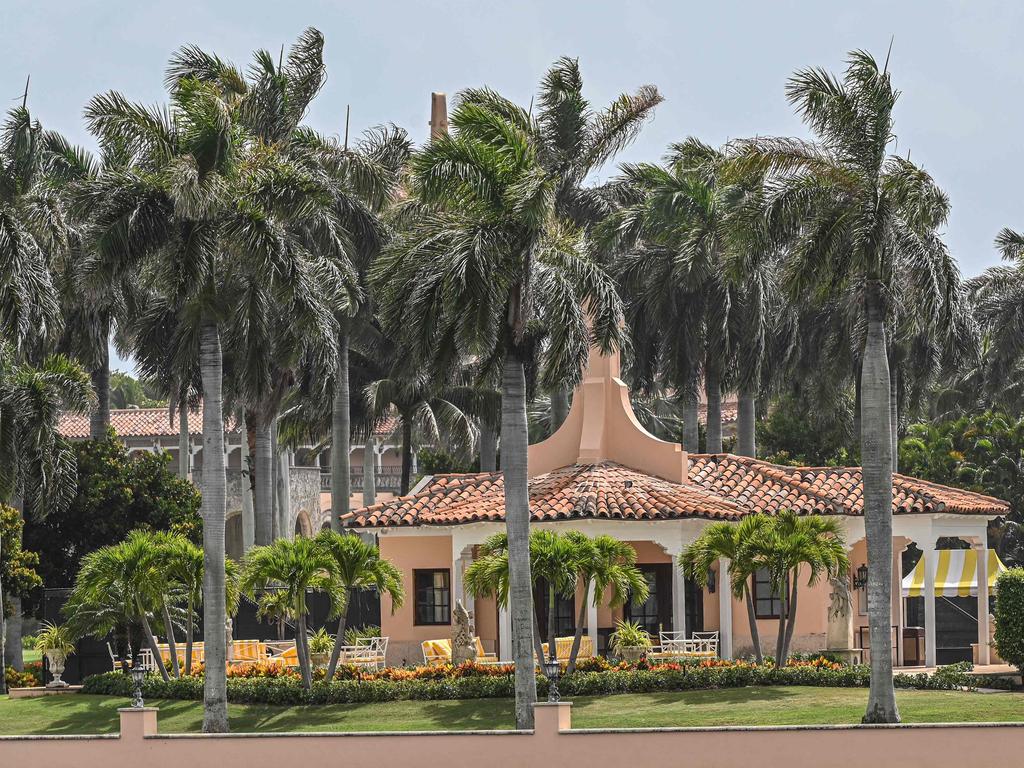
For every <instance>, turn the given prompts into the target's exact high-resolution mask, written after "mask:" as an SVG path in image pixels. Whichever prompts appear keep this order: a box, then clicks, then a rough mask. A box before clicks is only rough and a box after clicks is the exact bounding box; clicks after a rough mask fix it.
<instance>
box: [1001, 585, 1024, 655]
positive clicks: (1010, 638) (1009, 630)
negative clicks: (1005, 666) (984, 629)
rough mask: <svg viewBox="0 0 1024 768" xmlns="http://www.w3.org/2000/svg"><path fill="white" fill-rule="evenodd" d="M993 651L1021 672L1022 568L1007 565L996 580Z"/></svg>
mask: <svg viewBox="0 0 1024 768" xmlns="http://www.w3.org/2000/svg"><path fill="white" fill-rule="evenodd" d="M995 615H996V638H995V639H996V650H998V652H999V655H1000V656H1001V657H1002V658H1003V659H1004V660H1005V661H1006V662H1008V663H1010V664H1012V665H1013V666H1015V667H1016V668H1017V669H1019V670H1022V671H1024V568H1011V569H1010V570H1008V571H1006V572H1005V573H1002V574H1000V575H999V578H998V580H996V614H995Z"/></svg>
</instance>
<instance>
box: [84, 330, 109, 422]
mask: <svg viewBox="0 0 1024 768" xmlns="http://www.w3.org/2000/svg"><path fill="white" fill-rule="evenodd" d="M89 378H90V379H92V388H93V389H94V390H95V391H96V408H94V409H93V410H92V411H91V412H90V413H89V437H90V439H92V440H102V439H103V438H104V437H106V435H107V427H109V426H110V348H109V347H108V346H107V341H106V339H104V341H103V347H102V349H101V350H99V365H97V366H96V367H95V368H93V369H92V370H91V371H89Z"/></svg>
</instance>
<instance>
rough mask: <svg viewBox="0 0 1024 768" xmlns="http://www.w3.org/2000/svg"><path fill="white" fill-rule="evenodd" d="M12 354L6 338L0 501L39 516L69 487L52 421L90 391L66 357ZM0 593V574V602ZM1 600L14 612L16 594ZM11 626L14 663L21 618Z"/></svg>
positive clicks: (0, 345)
mask: <svg viewBox="0 0 1024 768" xmlns="http://www.w3.org/2000/svg"><path fill="white" fill-rule="evenodd" d="M16 355H17V353H16V351H15V348H14V347H13V346H12V345H11V344H10V343H7V342H3V341H0V504H9V505H10V506H13V507H14V508H15V509H17V510H18V511H19V513H21V514H23V515H27V516H28V517H29V518H34V519H41V518H43V517H45V516H46V515H47V514H48V513H49V512H60V511H62V510H63V509H64V508H66V507H67V504H68V501H69V499H70V498H71V495H72V493H73V492H74V483H75V474H76V469H75V456H74V452H73V451H72V450H71V447H70V445H69V444H68V442H67V441H66V440H65V439H64V438H63V437H62V436H61V435H60V434H59V433H58V432H57V420H58V418H59V416H60V413H61V412H62V411H67V412H72V413H76V412H77V413H81V412H84V411H85V410H87V409H88V407H89V404H90V401H91V394H92V393H91V392H90V389H89V380H88V377H87V376H86V374H85V372H84V371H82V369H81V368H79V367H78V366H77V365H76V364H74V363H73V362H72V361H70V360H68V359H67V358H65V357H63V356H60V355H54V356H50V357H48V358H46V359H45V360H44V361H43V362H42V364H40V365H39V366H32V365H29V364H28V363H25V362H22V361H21V360H19V358H18V357H17V356H16ZM2 556H3V552H2V549H0V557H2ZM4 594H5V593H4V591H3V583H2V579H0V601H2V600H3V599H4V598H3V597H2V596H3V595H4ZM7 599H8V600H9V601H10V603H11V607H12V611H13V612H14V613H16V614H17V615H18V616H19V617H20V616H21V597H20V596H19V595H14V594H8V595H7ZM4 616H5V613H4V611H2V610H0V662H3V663H6V662H5V657H6V639H7V634H8V632H7V622H6V619H5V618H4ZM12 628H13V630H14V631H12V632H11V633H10V634H11V639H12V641H16V642H17V646H16V649H15V656H14V661H15V663H16V665H17V667H20V666H21V663H20V660H21V635H20V630H21V622H20V621H17V622H15V623H14V625H13V627H12ZM17 667H16V668H17Z"/></svg>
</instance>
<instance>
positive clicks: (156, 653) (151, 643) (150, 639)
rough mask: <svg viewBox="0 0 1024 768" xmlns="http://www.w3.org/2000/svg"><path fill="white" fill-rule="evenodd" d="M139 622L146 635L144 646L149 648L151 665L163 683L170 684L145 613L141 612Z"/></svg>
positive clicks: (169, 677)
mask: <svg viewBox="0 0 1024 768" xmlns="http://www.w3.org/2000/svg"><path fill="white" fill-rule="evenodd" d="M139 621H140V622H141V623H142V631H143V633H144V634H145V635H146V645H148V646H149V652H150V653H152V654H153V663H154V664H156V668H157V669H159V670H160V677H162V678H163V679H164V682H165V683H167V682H170V679H171V676H170V675H168V674H167V666H166V665H165V664H164V660H163V659H162V658H161V657H160V649H159V648H157V645H156V638H155V637H153V630H152V629H151V628H150V625H149V619H148V618H147V617H146V613H145V611H143V613H142V615H141V617H140V619H139Z"/></svg>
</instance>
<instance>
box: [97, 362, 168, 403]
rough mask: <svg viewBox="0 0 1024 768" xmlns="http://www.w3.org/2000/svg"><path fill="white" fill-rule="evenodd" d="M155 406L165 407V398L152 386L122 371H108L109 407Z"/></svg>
mask: <svg viewBox="0 0 1024 768" xmlns="http://www.w3.org/2000/svg"><path fill="white" fill-rule="evenodd" d="M133 405H134V406H138V407H139V408H157V407H160V406H163V407H166V406H167V400H166V399H164V398H161V396H160V394H159V393H158V392H157V391H155V389H154V388H153V386H152V385H151V384H149V383H147V382H145V381H139V380H138V379H136V378H135V377H133V376H129V375H128V374H127V373H124V372H123V371H111V373H110V407H111V408H131V407H132V406H133Z"/></svg>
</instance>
